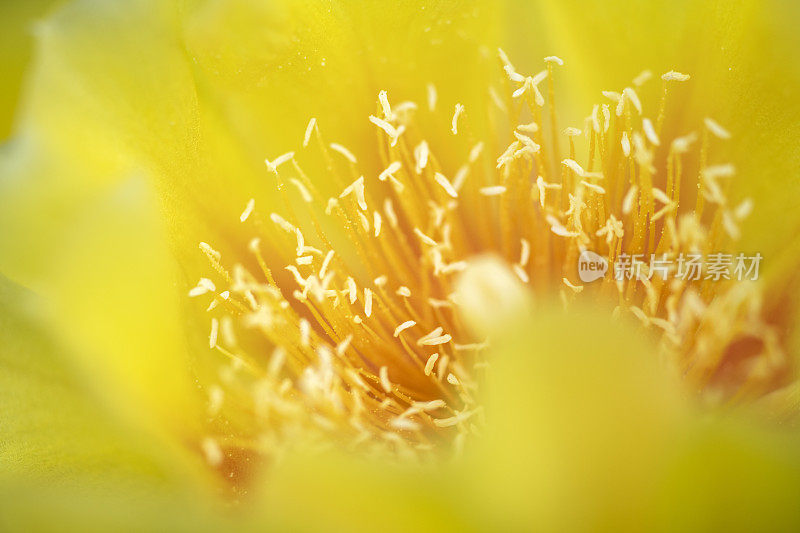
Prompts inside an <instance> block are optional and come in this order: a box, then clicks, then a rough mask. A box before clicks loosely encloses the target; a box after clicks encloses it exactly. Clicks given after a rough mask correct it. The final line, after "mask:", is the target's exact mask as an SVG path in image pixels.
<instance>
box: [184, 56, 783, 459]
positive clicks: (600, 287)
mask: <svg viewBox="0 0 800 533" xmlns="http://www.w3.org/2000/svg"><path fill="white" fill-rule="evenodd" d="M545 65H546V68H545V69H544V70H543V71H542V72H540V73H538V74H536V75H533V76H525V75H522V74H520V73H518V72H517V71H516V69H515V68H514V67H513V66H512V64H511V63H510V62H509V60H508V58H507V57H506V56H505V54H504V53H503V52H502V51H500V66H501V67H502V70H503V71H504V72H503V73H502V75H501V76H499V77H498V80H499V83H498V85H497V86H496V87H491V88H490V90H489V93H488V94H489V95H490V97H491V98H489V99H487V100H488V102H487V108H488V109H486V110H475V114H476V115H477V114H481V113H486V116H487V117H488V118H489V119H488V123H490V124H493V125H494V126H493V128H491V129H490V130H489V131H487V132H481V131H476V130H477V128H474V127H473V123H472V122H471V114H472V110H470V109H465V107H464V106H463V105H461V104H455V105H454V106H453V107H452V108H448V109H445V110H442V109H441V106H440V104H439V103H438V95H437V92H436V89H435V88H434V87H433V86H428V101H427V102H426V105H424V106H420V105H417V104H415V103H412V102H402V103H399V104H396V105H391V104H390V101H389V98H388V95H387V93H386V92H385V91H381V92H380V94H379V95H378V102H377V105H376V113H375V114H374V115H371V116H370V117H369V121H371V122H372V123H373V124H374V126H375V127H376V130H377V134H378V139H379V141H378V146H377V153H378V155H379V158H380V160H381V164H382V171H380V172H378V173H375V174H374V175H372V174H369V173H362V171H360V170H359V169H360V168H361V167H360V165H359V161H358V159H357V157H356V155H354V153H353V152H352V151H351V150H349V149H348V148H346V147H344V146H342V145H340V144H337V143H335V142H329V141H326V140H325V139H324V136H323V134H322V130H321V128H320V127H319V125H318V124H317V121H316V120H315V119H313V118H312V119H311V121H310V122H309V123H308V126H307V128H306V131H305V136H304V139H303V141H302V147H301V148H300V149H299V150H298V152H297V153H295V152H291V153H287V154H283V155H280V156H278V157H276V158H274V159H272V160H267V161H266V166H267V171H268V174H269V175H270V176H271V177H272V179H274V180H275V183H276V185H277V192H278V194H279V195H281V198H282V200H283V205H284V207H285V208H284V209H283V210H282V212H280V213H278V212H275V213H260V212H259V211H258V209H257V206H256V205H255V202H254V201H253V200H250V201H249V202H248V203H247V205H246V208H245V209H244V212H242V214H241V217H240V220H241V222H242V223H244V224H246V226H245V227H246V228H248V231H252V232H253V234H254V238H253V240H252V241H251V242H250V246H249V250H248V251H247V253H246V254H245V253H243V254H242V256H243V259H241V260H240V261H239V262H235V261H233V262H230V263H228V262H226V261H223V258H222V257H221V254H220V253H218V252H217V251H215V249H214V248H212V246H210V245H209V244H206V243H201V244H200V249H201V250H202V251H203V253H204V254H205V255H206V256H207V257H208V260H209V261H210V263H211V265H212V267H213V270H214V275H213V276H212V277H214V278H215V279H214V281H212V279H210V278H203V279H201V280H200V282H199V284H198V285H197V287H195V288H194V289H192V291H191V292H190V295H191V296H200V295H204V294H210V295H211V296H212V297H213V299H212V300H211V304H210V306H209V308H208V310H209V312H210V313H211V315H212V317H213V318H211V334H210V339H209V340H210V347H211V348H212V349H215V350H217V351H218V352H220V353H221V354H224V355H225V356H227V357H228V358H229V359H230V362H231V363H230V364H231V365H232V366H231V370H230V372H229V373H228V374H225V375H223V376H221V378H220V381H219V383H216V384H213V385H212V384H209V385H208V391H209V397H210V407H209V409H210V412H211V415H212V416H215V417H221V416H223V414H222V413H224V416H225V417H227V418H226V425H225V426H224V427H225V430H224V431H221V432H220V433H221V434H219V435H213V436H211V437H209V438H208V439H206V441H204V443H203V449H204V451H205V453H206V456H207V458H208V459H209V461H210V462H211V463H212V464H216V465H218V464H221V463H223V462H224V458H225V450H229V449H232V448H236V449H252V450H255V451H257V452H258V453H266V454H270V455H274V454H277V453H280V451H281V450H282V449H283V447H285V446H288V445H296V444H297V442H298V441H299V440H300V439H302V442H303V443H305V444H307V443H309V442H315V443H325V442H328V443H330V442H337V443H343V444H345V445H348V446H352V447H355V448H356V449H358V450H360V451H370V450H385V449H387V448H389V449H391V450H392V451H393V452H396V453H400V454H409V455H419V454H424V453H428V452H429V451H431V450H433V449H435V448H437V447H440V446H441V445H442V444H443V443H454V444H455V446H460V444H461V443H462V442H463V440H464V439H465V438H467V437H468V436H470V435H472V434H473V433H475V432H477V431H478V428H479V427H480V423H479V422H480V417H481V408H480V405H479V403H478V401H477V399H476V398H477V395H478V394H477V393H478V388H479V384H480V382H481V376H482V372H483V371H484V369H485V368H486V367H487V365H489V364H490V361H487V360H486V358H485V352H486V350H485V349H486V347H487V346H489V345H490V343H491V339H486V338H483V337H482V336H481V335H480V334H479V333H478V332H477V331H476V330H474V329H473V328H470V327H468V326H467V325H465V323H464V321H463V320H462V317H461V315H460V314H459V312H458V309H457V307H458V304H459V298H458V294H457V291H456V290H455V288H456V283H457V280H458V279H459V276H461V275H462V273H463V271H464V270H465V269H467V268H468V265H469V262H470V261H472V260H473V259H474V258H475V257H477V256H481V255H485V254H492V255H494V256H495V257H497V258H499V259H500V260H501V261H502V262H503V263H505V265H507V268H508V270H509V271H510V272H511V273H513V274H512V275H513V276H516V278H518V280H519V282H518V283H519V284H523V285H526V286H529V287H530V289H531V291H533V292H535V293H537V294H555V295H557V296H558V297H559V298H560V299H561V301H562V302H563V304H564V306H566V307H569V306H570V305H571V304H572V303H573V302H574V301H575V300H577V299H590V300H598V299H601V300H607V301H610V302H614V303H615V304H616V305H617V310H616V312H618V313H623V314H625V313H627V314H630V315H632V316H633V317H635V318H636V319H638V320H639V321H641V323H642V325H643V327H645V328H649V329H651V330H652V331H653V332H654V333H655V334H656V335H657V336H658V338H659V339H660V346H661V348H662V351H663V352H664V355H665V360H667V361H668V362H669V363H670V364H671V365H672V366H674V367H675V368H676V369H677V370H678V371H679V372H680V373H681V374H682V375H684V376H685V377H686V379H687V381H688V382H689V383H690V384H691V385H692V386H694V387H696V388H697V389H700V390H705V391H706V392H707V393H708V394H712V393H713V394H714V395H717V396H721V397H722V396H724V397H726V398H730V397H732V396H734V395H742V394H746V393H748V392H754V391H761V392H763V391H764V390H766V389H767V388H769V387H770V386H773V385H774V376H775V375H776V374H777V373H779V371H780V370H781V369H782V368H783V367H784V365H785V357H783V356H782V354H781V353H780V350H779V348H778V347H777V345H776V343H775V342H774V335H773V333H772V332H771V329H770V327H768V326H767V325H766V324H764V323H763V322H762V320H761V318H760V313H759V305H760V303H759V293H758V291H757V286H756V285H755V284H752V283H745V282H741V281H739V280H737V279H734V276H733V275H732V273H733V272H734V270H733V269H734V268H735V264H736V260H737V257H738V256H736V255H735V254H733V253H732V252H731V244H732V243H733V242H734V241H735V239H736V238H737V237H738V234H739V223H740V221H741V220H743V219H744V218H745V217H746V216H747V214H748V212H749V210H750V202H749V201H744V202H742V203H740V204H738V205H731V204H730V203H729V201H728V199H727V197H726V193H725V191H726V189H727V188H728V183H729V182H730V180H731V179H732V175H733V174H734V169H733V167H732V166H731V165H727V164H716V163H714V164H712V163H711V162H710V161H711V159H712V157H711V151H712V148H713V147H714V144H715V143H719V142H722V141H724V140H725V139H727V138H728V137H729V136H730V135H729V134H728V132H727V131H725V130H724V129H723V128H722V127H721V126H720V125H719V124H717V123H716V122H715V121H713V120H711V119H705V121H704V123H703V124H701V125H700V126H701V131H700V133H699V135H698V134H697V133H692V132H690V133H687V134H685V135H683V136H681V137H677V138H674V139H673V140H671V142H665V141H664V140H663V139H662V130H663V129H664V124H665V118H666V110H667V97H668V94H669V91H670V89H671V87H672V86H673V85H675V84H679V83H681V82H685V81H687V80H688V79H689V76H687V75H684V74H680V73H677V72H669V73H667V74H664V75H663V76H662V81H663V89H662V91H661V98H660V101H657V102H658V103H657V107H656V108H655V113H654V115H653V116H654V119H653V120H651V119H650V118H648V117H647V116H646V106H645V103H644V102H643V101H642V100H640V97H639V94H638V92H639V91H644V90H645V89H644V87H645V85H646V83H647V81H648V79H649V78H650V74H649V73H648V72H645V73H643V74H642V75H640V76H638V77H637V78H636V79H635V80H634V82H633V84H632V85H631V86H630V87H626V88H625V89H623V90H622V91H621V92H610V91H609V92H604V93H603V95H604V98H605V99H606V102H605V103H601V104H597V105H595V106H594V107H593V109H592V110H591V114H590V115H589V116H588V117H587V118H586V119H585V122H584V124H582V125H581V126H582V128H581V129H578V128H574V127H568V128H566V129H564V130H561V129H559V126H558V119H557V115H556V106H555V101H554V100H555V84H554V75H555V70H556V69H557V68H559V67H561V66H562V65H563V62H562V61H561V60H560V59H559V58H557V57H548V58H545ZM545 94H547V98H545V96H544V95H545ZM643 94H644V93H643ZM451 110H452V113H451ZM420 114H429V115H430V116H431V117H433V119H437V118H438V119H439V120H440V122H443V123H445V124H446V127H447V129H449V132H447V133H446V135H445V137H448V138H449V139H450V141H451V144H452V145H454V146H456V148H446V147H445V145H444V143H439V144H441V145H442V147H441V148H438V149H437V145H436V143H435V142H434V141H433V140H432V139H433V138H434V137H428V138H427V140H426V137H425V135H424V132H422V131H421V128H420V127H419V121H418V117H419V115H420ZM365 120H366V117H365ZM434 133H435V134H436V135H437V136H436V137H435V138H439V139H440V138H441V137H442V135H441V134H442V132H441V131H438V132H434ZM698 137H699V138H698ZM562 145H564V146H566V147H567V148H566V151H565V153H563V154H562V153H561V150H562ZM373 151H374V150H373ZM459 153H460V154H461V155H460V156H458V155H456V154H459ZM314 166H316V167H318V168H321V169H323V170H322V171H323V172H324V176H325V177H324V178H323V179H324V181H320V180H315V179H313V178H312V177H311V176H312V173H311V172H307V171H306V168H309V167H314ZM329 182H333V183H335V184H336V186H337V187H338V189H337V194H335V195H334V196H332V197H328V196H326V195H324V194H323V193H322V192H321V189H322V188H324V186H325V185H326V184H327V183H329ZM682 185H683V187H682ZM687 185H688V187H687ZM714 254H718V255H720V256H724V257H725V258H728V256H729V255H730V259H729V260H728V265H729V266H730V267H731V270H730V271H729V272H728V273H727V274H720V273H719V271H718V272H717V274H712V275H709V272H710V270H709V268H710V266H709V265H710V263H709V261H710V259H711V258H712V256H714ZM697 256H699V257H701V258H702V259H704V260H705V264H704V265H703V267H704V268H700V269H699V270H698V272H699V274H698V275H697V276H694V275H691V276H686V272H687V268H688V267H687V265H688V264H689V262H690V261H691V260H692V258H695V257H697ZM245 258H246V259H245ZM749 259H752V258H749ZM659 260H660V261H661V262H660V263H659ZM610 265H614V267H613V268H612V267H611V266H610ZM620 265H622V266H620ZM752 266H753V261H752V260H751V261H750V263H749V267H751V268H749V269H748V272H750V275H752ZM755 266H756V268H757V266H758V265H757V263H756V265H755ZM681 270H683V272H681ZM471 279H472V280H473V281H470V280H471ZM464 280H466V281H465V282H464V283H467V285H468V288H469V286H470V284H471V283H474V277H473V278H470V276H464ZM223 285H224V288H223V289H222V290H218V289H217V287H218V286H223ZM497 287H499V288H497V289H496V290H500V291H504V290H507V291H513V290H515V289H514V285H513V284H512V285H511V286H510V288H508V289H506V288H505V286H504V285H503V284H502V283H501V284H499V285H498V286H497ZM476 290H478V289H476ZM743 339H744V340H747V341H748V342H744V343H743V342H742V341H743ZM745 352H746V353H745ZM743 354H744V355H743ZM734 355H736V357H733V356H734ZM734 359H735V360H736V363H735V365H736V368H735V369H734V371H731V369H730V367H729V365H730V364H732V363H730V361H731V360H734ZM743 361H744V362H746V364H745V363H743ZM726 365H728V366H726ZM726 368H727V370H725V371H724V372H723V370H724V369H726ZM730 372H733V374H731V373H730ZM771 384H772V385H771ZM226 408H227V409H226ZM231 412H232V413H233V414H231ZM230 420H234V422H230ZM229 422H230V423H229Z"/></svg>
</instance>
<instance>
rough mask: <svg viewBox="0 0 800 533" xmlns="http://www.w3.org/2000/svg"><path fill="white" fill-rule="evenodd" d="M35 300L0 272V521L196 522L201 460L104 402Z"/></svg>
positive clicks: (92, 526) (39, 526) (23, 525)
mask: <svg viewBox="0 0 800 533" xmlns="http://www.w3.org/2000/svg"><path fill="white" fill-rule="evenodd" d="M40 304H41V302H39V301H38V300H37V299H35V298H33V297H32V295H31V294H30V293H29V292H28V291H26V290H24V289H22V288H21V287H19V286H16V285H14V284H13V283H11V282H10V281H8V280H6V279H5V278H0V345H1V346H2V349H0V427H1V428H2V430H1V431H0V529H3V530H4V531H17V530H29V531H30V530H31V529H35V530H55V529H59V530H62V531H64V530H78V529H80V530H84V531H85V530H87V528H88V529H89V530H98V531H99V530H102V529H104V528H108V527H114V528H118V527H121V526H123V525H125V524H128V525H127V527H131V528H134V529H135V528H136V527H134V525H137V524H138V526H137V527H146V528H160V527H169V526H168V524H171V523H174V524H182V525H183V527H187V528H188V527H189V525H190V524H194V525H196V526H199V525H201V523H202V522H201V518H200V516H201V514H204V511H203V510H202V508H201V506H199V505H196V504H195V503H193V502H197V501H202V498H203V497H204V496H203V488H202V487H203V486H204V483H202V482H200V480H201V478H202V476H203V473H202V470H200V469H198V468H197V467H196V466H195V465H192V464H190V463H189V462H187V461H185V460H184V459H183V457H184V454H183V453H180V452H177V447H176V445H175V444H174V443H170V442H169V441H166V440H161V439H160V438H159V437H157V436H156V435H154V434H150V433H148V432H147V431H146V430H145V429H144V428H142V427H137V426H135V425H131V424H130V423H128V422H126V421H124V420H123V419H122V418H121V417H119V416H118V413H115V412H113V410H111V409H108V408H107V406H106V405H104V403H103V399H102V396H101V395H98V394H96V392H97V387H96V386H95V384H93V383H91V379H92V376H90V375H87V374H86V373H85V372H83V371H82V370H81V369H79V368H78V367H77V366H76V365H75V364H74V361H73V360H71V359H70V358H69V357H67V356H66V354H65V350H64V348H63V347H62V346H60V345H59V344H58V342H57V340H56V339H54V336H53V334H52V332H51V331H49V330H48V325H47V320H46V318H45V314H44V310H43V309H42V307H41V305H40ZM87 380H88V381H89V382H88V383H87ZM206 496H207V495H206ZM179 511H183V512H184V513H185V514H183V515H182V516H180V515H179V514H177V513H178V512H179Z"/></svg>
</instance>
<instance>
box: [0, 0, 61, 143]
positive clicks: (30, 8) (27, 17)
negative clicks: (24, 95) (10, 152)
mask: <svg viewBox="0 0 800 533" xmlns="http://www.w3.org/2000/svg"><path fill="white" fill-rule="evenodd" d="M58 1H59V0H27V1H25V2H3V5H2V7H0V14H1V15H2V16H0V28H2V30H1V31H0V74H2V75H1V76H0V140H5V139H6V138H7V137H8V135H9V134H10V133H11V125H12V122H13V120H14V115H15V113H16V109H17V103H18V100H19V93H20V89H21V86H22V82H23V79H24V75H25V71H26V68H27V66H28V63H29V61H30V59H31V50H32V49H33V31H34V30H33V26H34V23H35V20H36V19H37V18H39V17H41V16H42V15H44V14H45V13H46V12H47V10H48V9H50V8H51V7H52V6H54V5H56V4H57V3H58Z"/></svg>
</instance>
